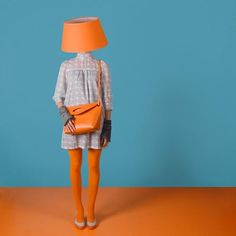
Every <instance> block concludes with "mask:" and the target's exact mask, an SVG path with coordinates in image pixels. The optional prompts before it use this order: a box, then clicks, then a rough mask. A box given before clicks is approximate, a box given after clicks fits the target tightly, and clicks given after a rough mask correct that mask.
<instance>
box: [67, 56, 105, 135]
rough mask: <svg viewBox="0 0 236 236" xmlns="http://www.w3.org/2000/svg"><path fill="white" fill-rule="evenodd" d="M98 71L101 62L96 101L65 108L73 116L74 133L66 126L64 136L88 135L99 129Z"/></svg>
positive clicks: (100, 109)
mask: <svg viewBox="0 0 236 236" xmlns="http://www.w3.org/2000/svg"><path fill="white" fill-rule="evenodd" d="M100 71H101V61H100V60H99V61H98V99H97V101H96V102H93V103H87V104H80V105H75V106H67V107H66V108H67V110H68V112H69V113H70V114H71V115H72V116H74V118H75V119H74V121H75V122H74V123H75V129H76V130H75V131H74V132H71V131H70V130H69V129H68V128H67V127H66V126H64V128H63V132H64V133H65V134H83V133H90V132H94V131H96V130H99V129H100V122H101V115H102V102H101V96H100Z"/></svg>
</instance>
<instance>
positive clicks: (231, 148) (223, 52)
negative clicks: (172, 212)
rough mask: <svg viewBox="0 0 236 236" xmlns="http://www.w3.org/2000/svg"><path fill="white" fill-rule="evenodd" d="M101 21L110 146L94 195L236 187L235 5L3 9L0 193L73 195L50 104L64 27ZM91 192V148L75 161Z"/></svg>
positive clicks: (15, 4) (8, 4)
mask: <svg viewBox="0 0 236 236" xmlns="http://www.w3.org/2000/svg"><path fill="white" fill-rule="evenodd" d="M85 15H91V16H93V15H97V16H98V17H99V18H100V20H101V23H102V25H103V27H104V30H105V33H106V35H107V38H108V41H109V45H108V46H107V47H106V48H103V49H101V50H98V51H95V52H94V53H93V54H94V55H95V56H97V57H98V58H102V59H103V60H105V61H107V62H108V63H109V65H110V69H111V74H112V83H113V85H112V86H113V105H114V110H113V112H112V122H113V127H112V142H111V143H110V144H109V146H108V148H107V149H104V150H103V153H102V157H101V180H100V186H235V184H236V171H235V170H236V92H235V91H236V69H235V63H236V54H235V53H236V46H235V45H236V17H235V16H236V2H235V1H233V0H231V1H229V0H224V1H223V0H222V1H219V0H215V1H213V0H212V1H210V0H199V1H187V0H180V1H174V0H169V1H154V0H152V1H144V2H143V1H134V0H133V1H130V0H120V1H108V0H97V1H78V0H72V1H65V0H64V1H62V0H58V1H46V0H42V1H26V0H22V1H16V0H15V1H13V0H11V1H10V0H3V1H1V3H0V29H1V36H0V51H1V56H0V60H1V61H0V82H1V97H0V98H1V115H0V130H1V132H0V141H1V142H0V147H1V148H0V186H69V185H70V180H69V157H68V153H67V150H63V149H61V148H60V141H61V128H62V127H61V120H60V117H59V115H58V111H57V109H56V106H55V104H54V103H53V100H52V99H51V97H52V95H53V93H54V88H55V83H56V79H57V74H58V70H59V66H60V63H61V62H62V61H63V60H65V59H69V58H71V57H74V56H75V54H70V53H64V52H62V51H60V43H61V33H62V25H63V21H64V20H65V19H69V18H74V17H79V16H85ZM82 172H83V175H82V177H83V185H86V186H87V177H88V166H87V150H84V158H83V167H82Z"/></svg>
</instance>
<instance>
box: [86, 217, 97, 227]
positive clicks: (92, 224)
mask: <svg viewBox="0 0 236 236" xmlns="http://www.w3.org/2000/svg"><path fill="white" fill-rule="evenodd" d="M96 225H97V222H96V219H95V220H94V221H92V222H90V221H88V220H87V226H88V228H89V229H93V228H95V226H96Z"/></svg>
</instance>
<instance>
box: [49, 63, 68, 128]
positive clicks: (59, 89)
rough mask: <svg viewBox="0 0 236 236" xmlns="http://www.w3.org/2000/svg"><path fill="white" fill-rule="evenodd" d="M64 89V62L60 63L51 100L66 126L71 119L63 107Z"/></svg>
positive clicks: (65, 85)
mask: <svg viewBox="0 0 236 236" xmlns="http://www.w3.org/2000/svg"><path fill="white" fill-rule="evenodd" d="M66 89H67V84H66V61H64V62H62V63H61V66H60V69H59V73H58V77H57V82H56V87H55V91H54V95H53V97H52V99H53V100H54V102H55V103H56V106H57V108H58V110H59V114H60V116H61V119H62V121H63V124H64V125H66V124H67V123H68V121H69V120H70V119H71V118H73V116H71V115H70V114H69V112H68V111H67V109H66V106H65V105H64V100H65V97H66Z"/></svg>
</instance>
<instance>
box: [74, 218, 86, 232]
mask: <svg viewBox="0 0 236 236" xmlns="http://www.w3.org/2000/svg"><path fill="white" fill-rule="evenodd" d="M74 223H75V225H76V226H77V227H78V228H79V229H83V228H84V227H85V225H86V224H85V221H82V222H79V221H77V219H76V218H75V221H74Z"/></svg>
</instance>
